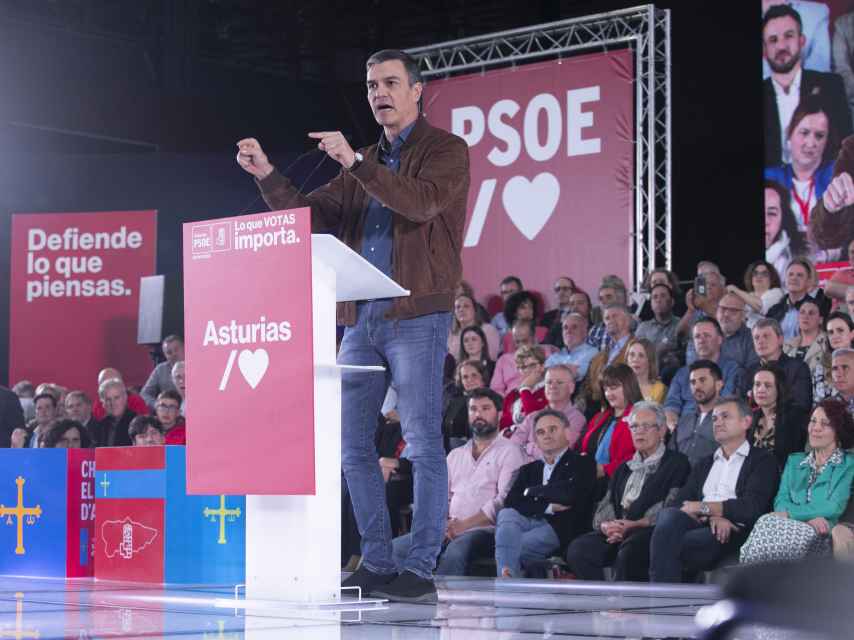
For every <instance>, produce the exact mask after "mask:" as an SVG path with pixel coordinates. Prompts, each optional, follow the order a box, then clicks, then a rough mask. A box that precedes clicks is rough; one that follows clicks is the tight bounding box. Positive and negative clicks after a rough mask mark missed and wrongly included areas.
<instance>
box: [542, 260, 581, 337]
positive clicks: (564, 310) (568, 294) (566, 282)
mask: <svg viewBox="0 0 854 640" xmlns="http://www.w3.org/2000/svg"><path fill="white" fill-rule="evenodd" d="M553 290H554V294H555V308H554V309H552V310H551V311H547V312H546V313H544V314H543V319H542V324H543V326H544V327H548V328H549V334H548V336H547V337H546V340H545V341H546V342H548V343H549V344H553V345H554V346H556V347H557V348H558V349H560V348H562V347H563V336H562V335H561V334H562V333H563V332H562V331H561V323H562V322H563V321H564V320H565V319H566V317H567V316H568V315H569V314H570V313H571V312H572V310H571V309H570V307H569V300H570V298H572V294H573V293H575V283H574V282H573V281H572V279H571V278H568V277H566V276H561V277H560V278H558V279H557V280H555V283H554V287H553Z"/></svg>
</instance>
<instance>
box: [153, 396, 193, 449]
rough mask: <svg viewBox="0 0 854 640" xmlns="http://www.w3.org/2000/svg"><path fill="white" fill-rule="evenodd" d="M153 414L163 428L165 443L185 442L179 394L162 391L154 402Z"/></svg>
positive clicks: (185, 432)
mask: <svg viewBox="0 0 854 640" xmlns="http://www.w3.org/2000/svg"><path fill="white" fill-rule="evenodd" d="M154 411H155V415H156V416H157V421H158V422H159V423H160V428H161V429H162V430H163V435H164V438H165V441H166V444H187V423H186V422H185V420H184V416H182V415H181V414H180V411H181V394H180V393H178V392H177V391H171V390H167V391H162V392H161V393H159V394H158V395H157V401H156V402H155V404H154Z"/></svg>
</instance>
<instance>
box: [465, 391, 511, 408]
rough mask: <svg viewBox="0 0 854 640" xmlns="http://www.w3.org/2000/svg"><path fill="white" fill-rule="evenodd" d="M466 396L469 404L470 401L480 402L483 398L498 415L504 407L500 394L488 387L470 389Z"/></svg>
mask: <svg viewBox="0 0 854 640" xmlns="http://www.w3.org/2000/svg"><path fill="white" fill-rule="evenodd" d="M467 395H468V399H469V402H470V401H472V400H481V399H483V398H486V399H487V400H491V401H492V404H494V405H495V410H496V411H497V412H498V413H501V409H502V408H503V406H504V398H502V397H501V394H500V393H498V392H497V391H495V390H494V389H490V388H489V387H478V388H477V389H472V390H471V391H469V392H468V394H467Z"/></svg>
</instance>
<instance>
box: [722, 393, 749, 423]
mask: <svg viewBox="0 0 854 640" xmlns="http://www.w3.org/2000/svg"><path fill="white" fill-rule="evenodd" d="M725 404H734V405H735V406H736V407H738V415H740V416H741V417H742V418H749V417H751V416H752V415H753V411H751V409H750V405H749V404H748V403H747V400H745V399H744V398H740V397H739V396H724V397H723V398H718V401H717V402H716V403H715V406H716V407H720V406H721V405H725Z"/></svg>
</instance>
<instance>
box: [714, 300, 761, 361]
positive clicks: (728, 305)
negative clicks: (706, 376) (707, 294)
mask: <svg viewBox="0 0 854 640" xmlns="http://www.w3.org/2000/svg"><path fill="white" fill-rule="evenodd" d="M746 308H747V307H746V305H745V304H744V301H743V300H742V299H741V298H739V297H738V296H737V295H735V294H734V293H725V294H724V296H723V297H722V298H721V299H720V301H719V302H718V311H717V315H716V318H717V321H718V324H719V325H721V331H722V332H723V334H724V341H723V344H721V356H722V357H723V358H726V359H727V360H732V361H733V362H735V363H736V364H737V365H738V366H739V367H741V368H742V369H745V370H747V369H748V368H750V367H752V366H753V365H755V364H758V363H759V356H758V355H757V354H756V348H755V347H754V345H753V334H752V333H751V331H750V328H749V327H748V326H747V313H746Z"/></svg>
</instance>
